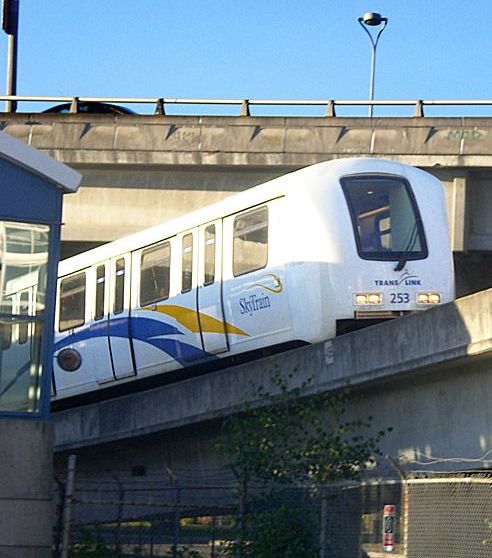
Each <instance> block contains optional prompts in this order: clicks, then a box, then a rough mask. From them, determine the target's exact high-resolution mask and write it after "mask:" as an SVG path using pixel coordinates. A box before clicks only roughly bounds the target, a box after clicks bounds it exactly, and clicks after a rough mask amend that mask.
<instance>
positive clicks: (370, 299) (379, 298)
mask: <svg viewBox="0 0 492 558" xmlns="http://www.w3.org/2000/svg"><path fill="white" fill-rule="evenodd" d="M354 303H355V304H356V305H357V306H361V305H364V304H383V295H382V294H381V293H357V294H356V295H354Z"/></svg>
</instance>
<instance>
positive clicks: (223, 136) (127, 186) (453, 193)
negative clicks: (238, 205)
mask: <svg viewBox="0 0 492 558" xmlns="http://www.w3.org/2000/svg"><path fill="white" fill-rule="evenodd" d="M0 127H1V129H3V130H4V131H5V132H7V133H8V134H11V135H13V136H15V137H18V138H20V139H21V140H23V141H25V142H26V143H29V144H31V145H33V146H35V147H37V148H38V149H41V150H42V151H44V152H46V153H48V154H49V155H52V156H53V157H55V158H57V159H58V160H60V161H62V162H64V163H67V164H68V165H70V166H72V167H74V168H76V169H77V170H79V171H80V172H81V173H82V174H83V181H82V187H81V188H80V189H79V192H78V193H77V194H74V195H72V196H67V199H66V200H65V202H64V203H65V206H64V222H65V226H64V229H63V232H62V239H63V241H64V250H63V255H64V256H66V255H70V254H71V253H75V252H78V251H81V250H84V249H87V248H89V247H91V246H94V245H97V244H100V243H102V242H106V241H110V240H114V239H115V238H119V237H121V236H124V235H125V234H128V233H131V232H135V231H137V230H140V229H141V228H144V227H147V226H151V225H153V224H156V223H159V222H162V221H166V220H168V219H171V218H173V217H176V216H178V215H180V214H182V213H184V212H187V211H190V210H193V209H195V208H198V207H201V206H204V205H207V204H210V203H213V202H215V201H218V200H220V199H222V198H224V197H226V196H228V195H231V194H233V193H235V192H238V191H241V190H244V189H246V188H249V187H251V186H253V185H256V184H259V183H261V182H263V181H265V180H268V179H270V178H273V177H275V176H278V175H280V174H283V173H285V172H289V171H292V170H295V169H298V168H300V167H303V166H305V165H310V164H313V163H317V162H320V161H325V160H328V159H332V158H338V157H347V156H359V155H372V156H376V157H385V158H389V159H398V160H400V161H403V162H406V163H409V164H413V165H417V166H420V167H422V168H425V169H427V170H429V171H431V172H432V173H433V174H435V175H436V176H437V177H438V178H440V179H441V180H442V181H443V182H444V184H445V187H446V195H447V202H448V212H449V218H450V234H451V238H452V244H453V249H454V251H455V254H456V263H457V270H458V292H459V294H466V293H469V292H474V291H477V290H480V289H483V288H486V287H488V286H491V285H492V281H491V280H490V279H489V277H492V258H491V257H490V254H491V251H492V224H491V221H490V219H489V215H490V213H491V212H492V132H491V130H492V128H491V127H492V119H491V118H429V117H420V118H390V117H386V118H373V119H369V118H360V117H359V118H346V117H290V118H285V117H252V116H240V117H230V116H229V117H228V116H220V117H213V116H166V115H129V114H125V115H118V116H113V115H104V114H50V113H17V114H12V113H3V114H1V115H0Z"/></svg>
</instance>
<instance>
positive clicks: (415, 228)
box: [395, 221, 418, 271]
mask: <svg viewBox="0 0 492 558" xmlns="http://www.w3.org/2000/svg"><path fill="white" fill-rule="evenodd" d="M417 238H418V221H415V224H414V225H413V229H412V232H411V233H410V238H409V239H408V242H407V244H406V246H405V248H404V249H403V250H402V251H401V253H400V258H399V260H398V264H397V265H396V267H395V271H401V270H402V269H403V268H404V267H405V264H406V263H407V261H408V256H409V255H410V252H411V251H412V250H413V247H414V246H415V242H416V240H417Z"/></svg>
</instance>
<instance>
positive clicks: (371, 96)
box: [369, 44, 376, 118]
mask: <svg viewBox="0 0 492 558" xmlns="http://www.w3.org/2000/svg"><path fill="white" fill-rule="evenodd" d="M375 73H376V45H375V44H373V45H372V57H371V81H370V83H369V100H370V101H374V74H375ZM373 114H374V105H373V104H372V103H371V104H370V105H369V118H372V116H373Z"/></svg>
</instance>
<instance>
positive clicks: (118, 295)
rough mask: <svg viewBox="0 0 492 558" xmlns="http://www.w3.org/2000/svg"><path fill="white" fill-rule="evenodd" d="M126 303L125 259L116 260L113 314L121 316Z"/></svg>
mask: <svg viewBox="0 0 492 558" xmlns="http://www.w3.org/2000/svg"><path fill="white" fill-rule="evenodd" d="M124 301H125V258H119V259H118V260H116V277H115V283H114V304H113V314H121V313H122V312H123V306H124Z"/></svg>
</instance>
